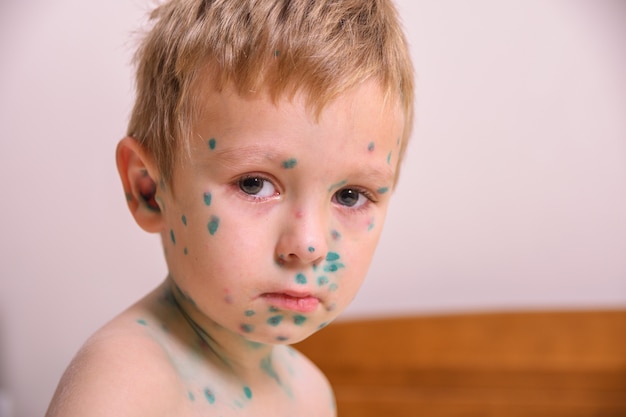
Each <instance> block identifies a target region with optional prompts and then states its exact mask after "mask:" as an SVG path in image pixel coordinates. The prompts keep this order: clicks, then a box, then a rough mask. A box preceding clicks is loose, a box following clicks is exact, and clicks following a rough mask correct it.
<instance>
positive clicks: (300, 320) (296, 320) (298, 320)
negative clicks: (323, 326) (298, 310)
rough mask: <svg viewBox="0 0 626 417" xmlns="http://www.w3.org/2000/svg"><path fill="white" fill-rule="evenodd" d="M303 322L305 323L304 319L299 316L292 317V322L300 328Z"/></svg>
mask: <svg viewBox="0 0 626 417" xmlns="http://www.w3.org/2000/svg"><path fill="white" fill-rule="evenodd" d="M305 321H306V317H304V316H301V315H299V314H298V315H296V316H294V317H293V322H294V324H295V325H297V326H301V325H302V324H303V323H304V322H305Z"/></svg>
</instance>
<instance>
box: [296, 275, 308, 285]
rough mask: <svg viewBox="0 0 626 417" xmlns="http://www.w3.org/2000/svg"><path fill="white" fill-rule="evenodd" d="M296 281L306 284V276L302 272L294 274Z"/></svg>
mask: <svg viewBox="0 0 626 417" xmlns="http://www.w3.org/2000/svg"><path fill="white" fill-rule="evenodd" d="M296 282H297V283H298V284H301V285H304V284H306V276H305V275H304V274H298V275H296Z"/></svg>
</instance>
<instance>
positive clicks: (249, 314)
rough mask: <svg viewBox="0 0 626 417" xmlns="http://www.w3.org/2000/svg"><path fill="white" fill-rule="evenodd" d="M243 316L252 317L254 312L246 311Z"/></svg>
mask: <svg viewBox="0 0 626 417" xmlns="http://www.w3.org/2000/svg"><path fill="white" fill-rule="evenodd" d="M243 314H244V315H245V316H246V317H252V316H254V314H255V313H254V310H246V311H245V312H244V313H243Z"/></svg>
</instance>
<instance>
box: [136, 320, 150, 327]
mask: <svg viewBox="0 0 626 417" xmlns="http://www.w3.org/2000/svg"><path fill="white" fill-rule="evenodd" d="M137 323H139V324H141V325H142V326H147V325H148V323H147V322H146V321H145V320H144V319H139V320H137Z"/></svg>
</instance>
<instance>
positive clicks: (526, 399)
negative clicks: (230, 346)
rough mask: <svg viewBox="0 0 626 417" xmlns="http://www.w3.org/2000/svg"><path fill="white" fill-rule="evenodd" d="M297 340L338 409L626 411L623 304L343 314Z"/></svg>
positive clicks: (364, 415) (610, 414) (383, 412)
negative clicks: (363, 316)
mask: <svg viewBox="0 0 626 417" xmlns="http://www.w3.org/2000/svg"><path fill="white" fill-rule="evenodd" d="M295 347H296V348H297V349H298V350H300V351H302V352H303V353H304V354H306V355H307V356H308V357H309V358H311V359H312V360H313V361H314V362H315V363H316V364H317V365H318V366H319V367H320V368H321V369H322V370H323V371H324V372H325V373H326V375H327V376H328V378H329V380H330V381H331V384H332V385H333V387H334V389H335V395H336V398H337V408H338V415H339V417H403V416H407V417H408V416H411V417H413V416H420V417H421V416H425V417H452V416H454V417H457V416H458V417H461V416H462V417H505V416H506V417H522V416H523V417H526V416H528V417H530V416H532V417H537V416H550V417H565V416H567V417H574V416H576V417H578V416H580V417H583V416H584V417H590V416H606V417H618V416H619V417H624V416H626V310H614V311H572V312H520V313H497V314H466V315H456V316H435V317H423V316H421V317H404V318H386V319H379V320H361V321H343V322H341V321H340V322H337V323H334V324H331V325H330V326H328V327H327V328H326V329H323V330H321V331H320V332H318V333H317V334H315V335H313V336H311V337H310V338H309V339H307V340H305V341H304V342H301V343H299V344H297V345H296V346H295Z"/></svg>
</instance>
